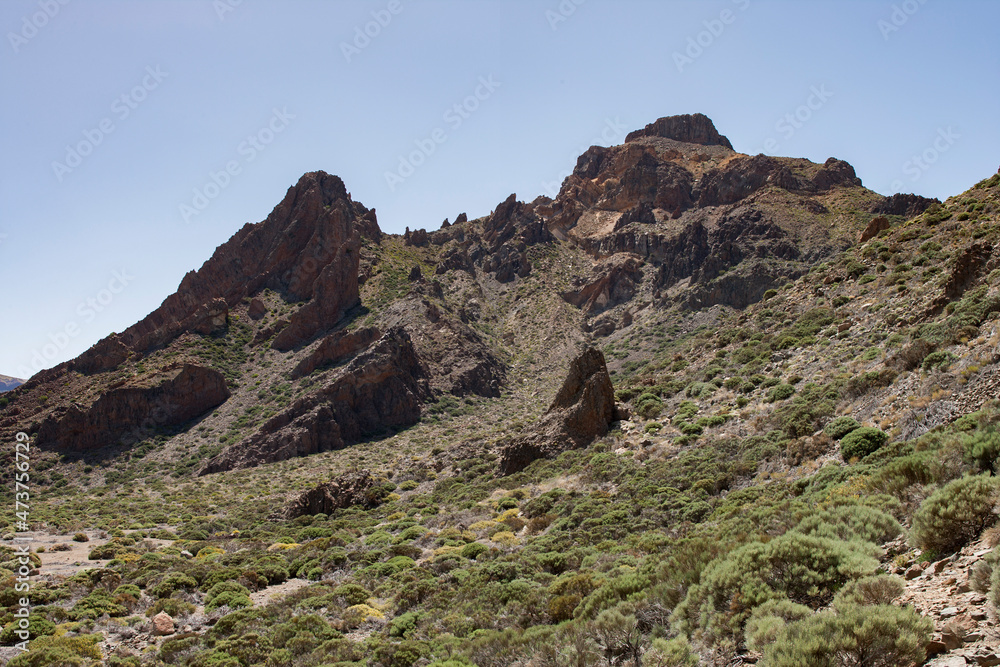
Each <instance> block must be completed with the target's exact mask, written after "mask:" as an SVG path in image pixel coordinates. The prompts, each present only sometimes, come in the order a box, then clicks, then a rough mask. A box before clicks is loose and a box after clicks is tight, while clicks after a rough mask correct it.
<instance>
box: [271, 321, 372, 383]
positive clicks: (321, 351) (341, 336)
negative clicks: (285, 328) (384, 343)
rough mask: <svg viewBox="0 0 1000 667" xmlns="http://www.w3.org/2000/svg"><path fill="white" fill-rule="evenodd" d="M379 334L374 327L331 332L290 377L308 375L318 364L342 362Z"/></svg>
mask: <svg viewBox="0 0 1000 667" xmlns="http://www.w3.org/2000/svg"><path fill="white" fill-rule="evenodd" d="M379 336H381V334H380V333H379V331H378V329H375V328H374V327H361V328H359V329H354V330H351V331H346V330H342V331H337V332H335V333H332V334H330V335H329V336H327V337H326V338H324V339H323V340H322V341H320V344H319V345H317V346H316V348H315V349H313V351H312V352H310V353H309V355H308V356H307V357H306V358H305V359H303V360H302V361H300V362H299V363H298V364H297V365H296V366H295V368H293V369H292V373H291V379H292V380H297V379H299V378H300V377H304V376H306V375H309V374H310V373H312V372H313V371H314V370H316V369H317V368H319V367H320V366H324V365H333V364H339V363H342V362H344V361H346V360H348V359H350V358H352V357H354V356H355V355H356V354H358V353H359V352H361V351H362V350H363V349H365V348H366V347H368V346H369V345H371V344H372V343H374V342H375V341H376V340H378V338H379Z"/></svg>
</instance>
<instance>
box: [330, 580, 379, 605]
mask: <svg viewBox="0 0 1000 667" xmlns="http://www.w3.org/2000/svg"><path fill="white" fill-rule="evenodd" d="M333 594H334V595H336V596H338V597H341V598H343V599H344V604H345V605H346V606H348V607H352V606H354V605H358V604H364V603H365V602H367V601H368V598H370V597H371V596H372V593H371V591H369V590H368V589H367V588H363V587H361V586H358V585H357V584H341V585H340V586H337V587H336V588H334V589H333Z"/></svg>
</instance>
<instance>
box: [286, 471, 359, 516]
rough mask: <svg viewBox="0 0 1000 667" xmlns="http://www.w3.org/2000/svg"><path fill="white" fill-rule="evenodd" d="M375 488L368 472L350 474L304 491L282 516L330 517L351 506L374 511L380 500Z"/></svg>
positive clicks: (287, 507)
mask: <svg viewBox="0 0 1000 667" xmlns="http://www.w3.org/2000/svg"><path fill="white" fill-rule="evenodd" d="M373 486H375V482H374V480H373V479H372V476H371V473H369V472H368V471H367V470H363V471H360V472H349V473H346V474H343V475H341V476H340V477H338V478H337V479H335V480H333V481H332V482H325V483H323V484H320V485H318V486H316V487H313V488H312V489H309V490H308V491H305V492H303V493H302V494H301V495H299V497H298V498H296V499H295V500H293V501H292V502H291V503H289V504H288V505H287V506H286V507H285V509H284V512H283V516H284V518H286V519H295V518H297V517H300V516H306V515H313V514H330V513H331V512H333V511H334V510H338V509H344V508H345V507H351V506H352V505H360V506H362V507H365V508H372V507H375V505H377V504H378V499H377V497H376V496H375V495H374V494H373V493H372V487H373Z"/></svg>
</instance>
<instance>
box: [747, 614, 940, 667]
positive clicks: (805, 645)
mask: <svg viewBox="0 0 1000 667" xmlns="http://www.w3.org/2000/svg"><path fill="white" fill-rule="evenodd" d="M933 630H934V624H933V623H932V622H931V621H930V620H929V619H926V618H923V617H922V616H919V615H918V614H917V613H916V612H914V611H913V610H912V609H910V608H902V607H896V606H892V605H876V606H855V607H851V608H849V609H845V610H841V611H839V612H838V613H832V612H823V613H820V614H816V615H814V616H810V617H809V618H805V619H802V620H801V621H796V622H794V623H790V624H789V625H787V626H786V627H785V628H784V629H782V630H781V632H779V633H778V637H777V640H776V641H775V642H774V643H773V644H771V645H770V646H769V647H767V648H766V649H765V651H764V661H765V662H766V664H767V665H768V667H801V666H802V665H809V666H810V667H841V666H846V665H865V666H866V667H899V666H900V665H912V664H918V665H919V664H922V663H923V661H924V658H925V657H926V656H925V655H924V646H925V645H926V644H927V642H928V641H929V640H930V635H931V632H932V631H933Z"/></svg>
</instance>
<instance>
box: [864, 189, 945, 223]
mask: <svg viewBox="0 0 1000 667" xmlns="http://www.w3.org/2000/svg"><path fill="white" fill-rule="evenodd" d="M940 203H941V200H940V199H928V198H927V197H921V196H919V195H914V194H903V193H896V194H894V195H889V196H888V197H886V198H884V199H882V200H881V201H880V202H878V203H876V204H875V205H874V206H873V207H872V208H871V212H872V213H875V214H877V215H902V216H905V217H907V218H912V217H914V216H917V215H920V214H921V213H923V212H924V211H926V210H927V209H928V208H929V207H930V206H931V204H940Z"/></svg>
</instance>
